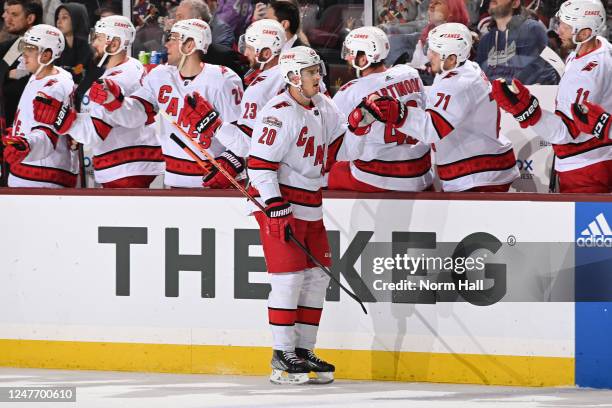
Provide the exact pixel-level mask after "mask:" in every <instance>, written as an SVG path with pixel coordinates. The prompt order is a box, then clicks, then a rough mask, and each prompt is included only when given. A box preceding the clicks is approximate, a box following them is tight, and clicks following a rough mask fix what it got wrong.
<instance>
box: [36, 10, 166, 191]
mask: <svg viewBox="0 0 612 408" xmlns="http://www.w3.org/2000/svg"><path fill="white" fill-rule="evenodd" d="M93 34H94V36H93V38H92V44H91V45H92V48H93V50H94V52H95V55H94V59H96V60H98V61H99V64H98V65H105V66H106V71H105V72H104V74H103V75H102V77H101V78H103V79H104V78H110V79H112V80H113V81H114V82H115V83H116V84H117V85H118V86H120V87H121V89H122V91H123V93H124V94H125V95H127V96H129V95H131V94H132V93H134V92H135V91H136V90H137V89H139V88H140V87H141V86H142V80H143V77H144V75H145V69H144V67H143V66H142V64H141V63H140V62H139V61H138V60H137V59H134V58H130V57H129V56H128V55H127V51H128V49H129V47H130V46H131V44H132V43H133V41H134V34H135V30H134V26H133V25H132V23H131V22H130V20H129V19H128V18H126V17H124V16H110V17H105V18H103V19H101V20H99V21H98V22H97V23H96V25H95V27H94V31H93ZM91 97H92V95H91V94H90V93H89V92H88V93H87V96H85V98H84V99H83V103H82V104H81V113H78V114H77V113H76V111H75V110H74V109H73V108H70V107H68V106H65V105H63V104H62V103H61V102H60V101H58V100H55V99H53V98H50V97H48V96H44V95H42V96H39V97H37V98H36V99H35V100H34V117H35V118H36V120H38V121H39V122H43V123H47V124H49V125H54V127H55V130H56V131H57V132H58V133H60V134H66V133H69V134H70V136H71V137H72V138H73V139H74V140H76V141H78V142H79V143H83V144H86V145H89V146H91V147H92V149H93V154H94V156H93V168H94V177H95V180H96V181H97V182H98V183H100V184H102V186H103V187H105V188H147V187H149V186H150V185H151V183H152V182H153V180H154V179H155V177H156V176H158V175H160V174H162V173H163V170H164V159H163V156H162V153H161V148H160V146H159V141H158V140H157V136H156V134H155V127H154V125H149V126H145V125H142V126H139V127H136V128H125V127H121V126H115V127H113V126H111V125H110V124H109V123H108V122H107V121H106V120H105V116H106V110H105V109H104V108H103V107H102V106H101V105H98V104H96V103H91V101H90V99H91ZM60 115H61V118H59V119H58V117H59V116H60Z"/></svg>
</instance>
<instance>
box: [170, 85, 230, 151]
mask: <svg viewBox="0 0 612 408" xmlns="http://www.w3.org/2000/svg"><path fill="white" fill-rule="evenodd" d="M181 117H182V118H180V119H179V123H181V124H189V128H190V129H194V130H195V131H196V132H197V133H198V134H199V138H200V140H199V141H200V144H201V145H202V147H204V148H205V149H208V148H209V147H210V143H211V141H212V138H213V136H214V135H215V132H216V131H217V129H218V128H219V126H221V125H222V124H223V121H222V120H221V117H220V116H219V112H217V111H216V110H215V107H214V106H213V105H212V104H211V103H210V102H208V101H207V100H206V99H204V98H203V97H202V96H201V95H200V94H199V93H197V92H194V93H193V95H186V96H185V101H184V105H183V110H182V111H181Z"/></svg>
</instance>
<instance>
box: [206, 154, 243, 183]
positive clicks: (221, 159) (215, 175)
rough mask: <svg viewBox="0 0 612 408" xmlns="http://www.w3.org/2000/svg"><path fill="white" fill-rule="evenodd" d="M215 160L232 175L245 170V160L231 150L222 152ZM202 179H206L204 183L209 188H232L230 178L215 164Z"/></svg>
mask: <svg viewBox="0 0 612 408" xmlns="http://www.w3.org/2000/svg"><path fill="white" fill-rule="evenodd" d="M215 160H216V161H217V163H219V164H220V165H221V167H223V168H224V169H225V171H227V172H228V173H229V174H230V175H231V176H232V177H236V176H237V175H238V174H239V173H241V172H242V171H243V170H244V160H243V159H242V158H240V157H238V156H236V155H235V154H234V153H232V151H231V150H227V151H225V152H223V153H221V155H219V156H218V157H215ZM202 180H203V181H204V183H202V185H203V186H204V187H208V188H230V187H231V186H232V183H231V182H230V181H229V180H228V178H227V177H225V176H224V175H223V173H221V172H220V171H219V170H218V169H217V168H216V167H214V166H213V167H212V169H211V170H210V172H209V173H208V174H207V175H205V176H204V178H203V179H202Z"/></svg>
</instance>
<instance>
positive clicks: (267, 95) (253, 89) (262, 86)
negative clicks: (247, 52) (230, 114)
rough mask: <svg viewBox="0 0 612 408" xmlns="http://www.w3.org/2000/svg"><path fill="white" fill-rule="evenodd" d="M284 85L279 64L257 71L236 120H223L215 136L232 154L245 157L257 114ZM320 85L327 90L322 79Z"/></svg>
mask: <svg viewBox="0 0 612 408" xmlns="http://www.w3.org/2000/svg"><path fill="white" fill-rule="evenodd" d="M286 86H287V83H286V82H285V81H284V80H283V78H282V76H281V70H280V66H279V65H275V66H274V67H272V68H270V69H267V70H265V71H261V72H259V74H258V75H257V76H256V77H254V78H253V79H252V80H251V82H250V83H249V86H248V87H247V89H246V90H245V91H244V95H243V96H242V104H241V108H240V115H239V116H238V120H237V121H236V122H234V123H229V122H227V121H225V122H224V123H223V126H221V127H220V128H219V130H218V131H217V133H216V134H215V137H216V138H218V139H219V141H220V142H221V143H222V144H223V145H224V146H225V147H226V148H227V149H228V150H231V151H232V152H233V153H234V154H236V155H238V156H240V157H246V156H247V155H248V154H249V147H250V146H251V134H252V133H253V127H254V126H255V119H256V118H257V114H258V113H259V111H261V110H262V109H263V107H264V106H266V104H267V103H268V102H269V101H270V100H271V99H272V98H274V97H275V96H276V95H278V94H280V93H282V92H283V91H284V90H285V88H286ZM320 86H321V93H325V92H327V89H326V88H325V84H324V83H323V81H321V83H320Z"/></svg>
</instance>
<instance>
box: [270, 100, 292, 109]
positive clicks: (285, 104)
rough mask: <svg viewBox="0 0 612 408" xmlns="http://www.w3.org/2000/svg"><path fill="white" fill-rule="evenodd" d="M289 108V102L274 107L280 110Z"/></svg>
mask: <svg viewBox="0 0 612 408" xmlns="http://www.w3.org/2000/svg"><path fill="white" fill-rule="evenodd" d="M287 106H291V105H290V104H289V102H281V103H277V104H276V105H274V106H273V108H274V109H280V108H286V107H287Z"/></svg>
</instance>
